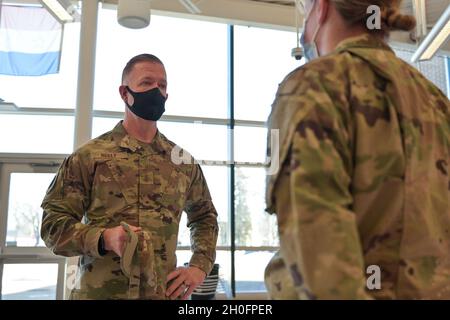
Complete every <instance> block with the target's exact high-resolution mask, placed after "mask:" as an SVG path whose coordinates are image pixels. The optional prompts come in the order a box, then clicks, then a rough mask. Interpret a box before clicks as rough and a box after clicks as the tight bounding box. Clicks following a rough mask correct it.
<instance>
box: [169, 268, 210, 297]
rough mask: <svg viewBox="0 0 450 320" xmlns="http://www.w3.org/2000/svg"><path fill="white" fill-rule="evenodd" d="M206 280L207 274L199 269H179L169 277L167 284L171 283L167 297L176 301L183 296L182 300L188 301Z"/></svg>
mask: <svg viewBox="0 0 450 320" xmlns="http://www.w3.org/2000/svg"><path fill="white" fill-rule="evenodd" d="M205 278H206V273H205V272H204V271H203V270H201V269H199V268H197V267H193V266H191V267H178V268H176V269H175V270H174V271H172V272H171V273H170V274H169V275H168V276H167V282H170V281H171V284H170V286H169V287H168V288H167V291H166V296H168V297H170V299H172V300H174V299H176V298H178V297H179V296H180V295H181V294H183V296H182V298H181V299H182V300H186V299H187V298H188V297H189V296H190V295H191V293H192V291H194V289H195V288H197V287H198V286H199V285H200V284H202V283H203V280H205Z"/></svg>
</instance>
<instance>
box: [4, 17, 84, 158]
mask: <svg viewBox="0 0 450 320" xmlns="http://www.w3.org/2000/svg"><path fill="white" fill-rule="evenodd" d="M79 39H80V23H68V24H65V26H64V32H63V44H62V55H61V62H60V71H59V73H57V74H50V75H46V76H40V77H15V76H6V75H1V74H0V98H1V99H3V100H4V101H6V102H11V103H14V104H15V105H17V106H18V107H26V108H62V109H74V108H75V104H76V95H77V79H78V52H79V42H80V40H79ZM0 101H1V100H0ZM6 121H7V120H5V119H0V128H2V127H3V124H5V123H6ZM0 150H1V149H0Z"/></svg>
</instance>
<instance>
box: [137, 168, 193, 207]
mask: <svg viewBox="0 0 450 320" xmlns="http://www.w3.org/2000/svg"><path fill="white" fill-rule="evenodd" d="M151 175H152V179H151V180H152V184H149V185H147V186H142V190H143V191H144V190H145V187H147V190H146V192H145V191H144V193H145V194H146V195H147V196H148V197H149V198H150V199H151V200H153V201H154V202H155V204H156V205H157V206H162V207H165V208H171V209H173V210H174V211H179V210H182V208H183V205H184V201H185V199H186V192H187V184H188V181H187V180H188V179H187V177H186V176H185V175H184V174H183V173H181V172H180V171H177V170H176V169H173V168H170V169H162V170H158V169H156V170H153V172H152V174H151ZM149 180H150V179H149Z"/></svg>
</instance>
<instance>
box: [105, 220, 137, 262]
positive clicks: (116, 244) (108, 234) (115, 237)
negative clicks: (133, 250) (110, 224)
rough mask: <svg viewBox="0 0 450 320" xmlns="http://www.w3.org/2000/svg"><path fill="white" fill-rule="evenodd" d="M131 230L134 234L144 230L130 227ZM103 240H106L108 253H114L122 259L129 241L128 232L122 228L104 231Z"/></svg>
mask: <svg viewBox="0 0 450 320" xmlns="http://www.w3.org/2000/svg"><path fill="white" fill-rule="evenodd" d="M130 229H131V230H132V231H133V232H139V231H141V230H142V228H140V227H134V226H132V225H130ZM103 239H104V240H105V249H106V250H108V251H114V252H115V253H116V254H117V255H118V256H119V257H122V253H123V248H124V247H125V242H126V241H127V232H126V231H125V229H124V228H123V227H122V226H117V227H115V228H110V229H106V230H105V231H103Z"/></svg>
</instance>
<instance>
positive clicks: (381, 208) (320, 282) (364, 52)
mask: <svg viewBox="0 0 450 320" xmlns="http://www.w3.org/2000/svg"><path fill="white" fill-rule="evenodd" d="M269 129H279V130H280V131H279V135H280V143H279V149H280V153H279V155H280V159H279V163H280V168H279V170H278V172H277V174H275V175H272V176H268V185H267V194H266V202H267V206H268V209H267V210H268V211H269V212H270V213H276V214H277V219H278V226H279V233H280V250H281V256H280V257H283V261H280V259H279V257H278V258H277V259H274V260H273V262H274V263H276V264H277V266H278V267H277V266H275V265H273V264H272V265H269V266H268V270H267V271H271V272H272V273H273V275H274V276H273V277H271V275H270V272H268V273H269V274H267V273H266V275H267V277H266V279H267V282H268V287H269V288H272V289H273V290H272V292H271V294H272V297H276V296H277V295H278V293H283V292H282V290H283V288H282V285H281V282H280V283H276V284H271V283H270V282H271V281H272V279H285V278H283V276H282V275H280V274H279V273H280V272H285V273H289V274H290V278H291V280H292V283H293V285H294V286H295V289H296V290H295V291H294V292H296V295H295V296H292V295H291V298H319V299H359V298H361V299H365V298H386V299H395V298H398V299H414V298H418V299H420V298H445V299H449V298H450V198H449V195H450V183H449V180H450V179H449V161H450V103H449V100H448V99H447V98H446V96H445V95H444V94H443V93H442V92H441V91H440V90H439V89H437V88H436V87H435V86H434V85H433V84H432V83H431V82H430V81H428V80H427V79H425V78H424V77H423V76H422V75H421V74H420V73H419V72H418V71H417V70H416V69H414V68H413V67H412V66H410V65H408V64H407V63H406V62H403V61H402V60H400V59H398V58H397V57H396V56H395V54H394V52H393V51H392V50H391V49H390V48H389V47H388V46H387V44H385V42H384V41H382V39H379V38H376V37H374V36H371V35H363V36H359V37H354V38H349V39H346V40H344V41H343V42H341V43H340V44H339V45H338V47H337V48H336V50H335V51H334V52H332V53H331V54H329V55H327V56H324V57H322V58H320V59H317V60H314V61H312V62H310V63H308V64H306V65H305V66H303V67H300V68H298V69H296V70H295V71H293V72H292V73H291V74H289V75H288V76H287V78H286V79H285V80H284V81H283V83H282V84H281V85H280V87H279V89H278V92H277V96H276V99H275V102H274V104H273V109H272V113H271V115H270V118H269ZM269 132H270V131H269ZM270 152H271V151H270V148H269V150H268V153H269V154H270ZM280 262H281V263H280ZM373 265H375V266H378V267H379V268H380V271H381V277H380V278H379V279H380V280H381V283H380V284H381V289H379V290H377V289H375V288H376V287H378V285H377V283H376V278H377V272H376V271H374V270H376V267H370V266H373ZM368 268H369V269H368ZM372 268H375V269H372ZM368 271H370V272H368ZM277 272H278V274H277ZM372 275H374V276H375V277H371V276H372ZM367 284H370V289H374V290H369V286H367ZM277 290H278V291H279V292H278V293H277V292H276V291H277ZM287 290H290V288H287ZM279 296H282V297H283V296H284V297H286V295H283V294H281V295H279Z"/></svg>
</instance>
